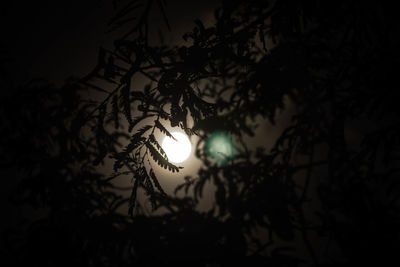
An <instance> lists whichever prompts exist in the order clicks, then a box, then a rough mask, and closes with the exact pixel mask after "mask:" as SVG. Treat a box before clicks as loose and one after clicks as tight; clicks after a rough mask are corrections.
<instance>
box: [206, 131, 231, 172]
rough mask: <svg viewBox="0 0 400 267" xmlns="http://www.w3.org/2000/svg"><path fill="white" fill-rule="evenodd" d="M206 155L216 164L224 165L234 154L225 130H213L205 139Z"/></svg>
mask: <svg viewBox="0 0 400 267" xmlns="http://www.w3.org/2000/svg"><path fill="white" fill-rule="evenodd" d="M205 148H206V153H207V155H208V156H209V157H210V158H211V159H212V160H213V161H214V162H215V163H217V164H218V165H221V166H224V165H226V164H227V163H228V162H229V160H232V159H233V158H234V157H235V155H236V149H235V146H234V144H233V142H232V139H231V138H230V137H229V135H228V134H227V133H226V132H222V131H219V132H215V133H213V134H212V135H211V136H210V137H209V138H208V139H207V141H206V147H205Z"/></svg>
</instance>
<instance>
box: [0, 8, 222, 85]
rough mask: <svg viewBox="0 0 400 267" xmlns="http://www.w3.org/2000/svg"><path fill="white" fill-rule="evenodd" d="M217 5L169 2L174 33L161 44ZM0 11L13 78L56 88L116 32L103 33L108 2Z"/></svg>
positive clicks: (88, 64)
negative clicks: (40, 81)
mask: <svg viewBox="0 0 400 267" xmlns="http://www.w3.org/2000/svg"><path fill="white" fill-rule="evenodd" d="M120 2H122V3H124V2H126V1H120ZM217 2H218V1H210V0H208V1H179V0H174V1H168V6H167V13H168V15H169V19H170V20H171V21H170V24H171V25H172V28H173V33H172V34H171V35H170V36H169V38H168V36H167V38H166V41H168V42H176V40H177V39H180V37H181V36H182V34H183V33H184V32H185V31H188V30H191V27H193V26H192V25H191V24H190V23H188V22H193V20H194V19H196V18H198V17H199V18H205V17H208V16H211V14H212V12H210V11H212V8H213V7H215V6H216V5H217V4H216V3H217ZM0 10H1V11H0V12H1V21H0V27H1V28H0V31H1V32H2V40H1V43H0V48H1V50H2V51H3V52H2V53H3V54H5V55H6V56H7V57H8V58H11V59H12V61H13V62H14V63H13V65H15V66H14V69H16V70H18V71H15V72H14V73H12V75H15V78H17V79H18V80H21V79H26V78H27V77H42V78H46V79H48V80H50V81H52V82H56V83H58V84H59V83H61V82H62V81H63V80H64V79H65V78H66V77H68V76H70V75H77V76H81V75H84V74H85V73H88V72H89V71H90V70H91V68H93V67H94V65H95V63H96V62H95V61H96V58H97V53H98V48H99V46H100V45H102V46H105V47H108V48H112V42H113V40H114V39H115V38H117V37H118V36H119V34H120V33H121V32H111V33H106V31H107V29H108V28H107V23H108V21H109V20H110V18H111V17H112V15H113V14H114V12H115V10H114V8H113V5H112V1H111V0H107V1H106V0H85V1H77V0H70V1H67V0H58V1H49V0H41V1H7V2H6V3H5V4H3V3H2V7H1V8H0ZM154 14H155V15H154V17H153V21H151V23H152V24H153V25H159V26H160V27H161V28H163V25H162V19H161V17H160V16H159V11H158V10H157V9H156V8H155V9H154ZM156 27H158V26H156ZM21 74H22V75H21Z"/></svg>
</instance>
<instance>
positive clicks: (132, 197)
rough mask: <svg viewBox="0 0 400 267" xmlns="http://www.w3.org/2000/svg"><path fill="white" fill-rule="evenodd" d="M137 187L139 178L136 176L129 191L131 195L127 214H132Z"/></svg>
mask: <svg viewBox="0 0 400 267" xmlns="http://www.w3.org/2000/svg"><path fill="white" fill-rule="evenodd" d="M138 187H139V178H138V177H136V179H135V183H134V184H133V187H132V192H131V196H130V198H129V210H128V212H129V215H130V216H133V210H134V209H135V204H136V195H137V189H138Z"/></svg>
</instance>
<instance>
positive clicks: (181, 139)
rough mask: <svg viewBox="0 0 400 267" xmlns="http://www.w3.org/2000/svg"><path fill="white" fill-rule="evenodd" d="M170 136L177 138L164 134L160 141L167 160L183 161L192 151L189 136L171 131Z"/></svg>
mask: <svg viewBox="0 0 400 267" xmlns="http://www.w3.org/2000/svg"><path fill="white" fill-rule="evenodd" d="M171 134H172V136H173V137H174V138H175V139H176V140H177V141H175V140H174V139H172V138H170V137H168V136H166V137H165V138H164V140H163V142H162V145H161V146H162V148H163V149H164V151H165V153H167V157H168V160H169V161H170V162H173V163H181V162H183V161H185V160H186V159H187V158H188V157H189V155H190V152H191V151H192V144H191V143H190V141H189V138H188V137H187V136H186V135H185V134H183V133H180V132H172V133H171Z"/></svg>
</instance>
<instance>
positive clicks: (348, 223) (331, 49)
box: [3, 0, 400, 266]
mask: <svg viewBox="0 0 400 267" xmlns="http://www.w3.org/2000/svg"><path fill="white" fill-rule="evenodd" d="M115 2H116V5H117V6H119V7H120V9H119V11H117V13H116V16H115V17H114V18H113V19H112V20H111V21H110V24H111V27H117V28H118V27H121V26H122V25H126V24H128V25H129V26H130V30H129V31H128V32H127V34H125V35H123V36H122V37H121V38H120V39H118V40H115V42H114V44H115V47H114V49H113V50H108V49H105V48H101V49H100V51H99V57H98V64H97V66H96V67H95V68H94V70H93V71H92V72H91V73H90V74H89V75H88V76H86V77H84V78H82V79H81V80H80V81H79V83H78V84H79V86H78V85H77V84H76V83H73V84H67V85H66V86H65V87H64V88H63V89H62V90H61V91H57V90H58V89H57V90H56V89H54V88H52V89H51V90H48V89H46V88H47V87H46V86H48V85H46V84H45V85H41V87H40V88H41V90H44V92H47V91H51V93H46V94H44V97H45V99H46V101H44V102H45V103H55V106H54V107H53V106H50V107H47V105H38V103H40V99H38V100H36V99H35V100H34V101H33V102H31V101H32V99H31V98H30V96H32V95H33V96H42V95H41V94H40V93H39V92H41V91H40V90H39V91H37V90H36V91H35V93H34V94H32V93H30V92H32V91H30V92H29V93H28V94H25V92H22V93H21V94H18V99H17V100H16V101H15V102H16V103H20V104H21V103H22V106H21V107H20V108H19V110H20V111H21V112H26V111H28V112H31V111H32V110H33V111H35V109H36V108H39V109H40V110H39V111H37V112H33V113H32V114H38V115H40V116H42V114H46V116H48V117H45V118H44V119H43V120H44V123H42V119H41V118H31V117H30V116H31V115H29V114H25V113H24V114H17V113H15V112H14V110H15V109H14V107H13V106H11V107H9V108H8V107H4V109H5V110H13V112H11V113H10V114H7V113H5V112H3V114H7V115H5V118H6V119H4V121H6V122H11V123H22V124H23V125H18V126H12V127H13V128H16V129H19V130H25V129H29V131H30V132H32V129H35V127H37V125H41V127H43V128H42V129H40V132H37V133H35V132H34V131H33V132H32V133H33V134H31V135H30V137H28V138H25V139H24V140H25V142H28V143H26V144H25V143H24V142H19V141H16V140H21V138H17V139H15V140H11V141H10V140H7V141H6V142H7V143H8V142H10V143H12V144H15V145H21V148H17V149H15V151H16V152H15V153H14V154H15V156H16V158H18V161H16V160H14V159H13V160H12V161H13V162H14V163H15V162H17V164H19V163H21V165H22V166H23V167H24V168H27V169H29V170H31V171H30V173H28V175H26V177H28V178H27V179H25V180H24V184H25V186H26V188H25V189H24V192H30V194H28V199H27V200H25V201H27V202H29V203H31V204H33V203H42V204H43V205H44V206H45V207H47V208H49V210H50V211H49V212H48V214H47V215H46V216H44V219H42V220H39V221H37V222H35V223H34V224H32V225H31V226H30V228H29V229H28V230H27V232H28V238H27V240H26V241H25V243H22V244H19V245H18V246H17V248H18V249H16V250H11V252H8V253H9V255H17V254H18V253H20V255H23V256H24V257H22V258H20V261H21V262H24V261H25V260H26V261H27V262H29V261H30V260H31V258H28V257H34V260H37V261H42V258H41V257H42V255H43V252H40V251H39V250H43V249H44V248H43V247H42V246H38V247H37V248H36V247H35V244H36V242H37V243H38V244H39V243H40V242H42V243H43V244H45V245H46V246H45V250H44V251H51V254H52V256H50V257H49V260H48V262H47V263H46V264H48V265H51V264H56V262H57V260H56V259H59V258H63V259H68V261H63V263H62V264H73V263H84V264H86V265H96V266H98V265H101V266H109V265H113V266H115V265H117V266H118V265H121V266H125V265H129V264H137V265H149V266H151V265H182V266H183V265H185V266H187V265H191V266H192V265H193V266H207V264H208V265H210V264H215V265H217V266H228V265H231V264H233V263H236V264H238V263H239V264H240V263H242V265H245V264H246V265H249V266H265V265H268V264H271V265H273V266H299V265H301V264H308V265H319V264H332V265H334V264H337V263H340V262H350V263H370V262H375V263H379V262H382V261H385V260H387V261H389V260H393V259H394V254H395V252H396V244H397V242H398V241H399V237H400V235H399V230H398V226H399V217H398V214H399V213H398V212H399V187H398V186H399V184H398V182H397V178H398V175H399V170H400V169H399V168H398V167H397V165H398V160H399V159H398V155H399V148H400V146H399V144H398V143H399V138H398V137H399V136H400V135H399V129H400V128H399V122H398V118H399V110H398V104H397V102H396V101H397V100H396V98H395V89H397V87H396V84H397V82H396V78H397V75H396V74H397V73H396V70H397V68H396V67H397V65H398V63H399V59H400V57H399V55H398V48H397V47H398V45H399V43H400V40H399V37H398V36H400V35H399V30H400V27H398V26H399V25H398V23H397V20H396V14H395V13H394V11H393V10H394V9H393V8H392V7H391V6H389V5H388V4H387V3H386V4H379V3H375V2H374V3H372V2H371V3H370V2H368V1H367V2H363V3H362V4H357V3H356V1H340V2H327V1H318V0H314V1H288V0H277V1H271V2H269V1H223V2H222V6H221V8H219V9H217V10H215V13H214V18H215V24H214V25H213V26H211V27H206V26H204V24H203V22H201V21H200V20H195V21H194V24H195V27H194V28H193V30H192V31H191V32H189V33H187V34H185V35H184V36H183V38H184V40H185V41H186V43H185V45H182V46H177V47H168V46H165V45H154V44H151V43H150V42H149V34H150V33H149V27H150V26H151V24H149V23H148V21H149V16H150V14H151V13H150V11H151V10H152V8H153V7H154V5H156V6H158V7H159V8H160V10H161V11H162V13H163V14H164V16H163V17H164V19H165V23H166V24H167V25H169V24H168V20H167V19H168V16H166V15H165V4H166V3H165V2H164V1H151V0H150V1H129V2H128V3H126V4H125V5H124V4H122V3H118V1H115ZM135 17H137V19H135ZM338 18H340V19H338ZM168 27H169V26H168ZM138 78H140V79H145V80H146V82H145V83H144V84H143V88H140V87H139V86H140V84H139V83H136V84H135V81H136V80H135V79H138ZM71 86H72V87H73V88H71ZM74 86H77V87H79V88H82V87H85V88H86V87H87V88H86V89H87V90H91V89H94V90H96V91H97V92H99V94H103V96H104V97H103V98H102V100H101V101H99V102H96V101H90V102H87V101H86V100H84V99H79V98H78V94H75V92H76V90H77V87H74ZM26 88H28V89H29V90H33V88H34V87H33V86H32V85H26ZM46 90H47V91H46ZM28 96H29V97H28ZM285 99H289V100H290V101H285ZM15 102H9V103H10V105H13V104H15ZM5 103H6V102H5ZM30 103H34V105H33V107H32V106H30ZM288 103H289V104H288ZM288 105H293V106H294V109H295V113H294V115H293V116H292V117H291V121H290V122H288V126H287V127H285V128H284V129H283V131H282V132H281V134H280V136H279V138H278V139H277V140H276V142H275V144H274V146H273V148H272V149H271V150H270V151H266V150H265V149H262V148H258V149H254V148H251V147H250V146H249V145H248V144H246V142H245V140H246V138H249V137H252V136H253V135H254V131H255V125H254V123H252V122H254V121H255V120H256V119H257V118H259V117H262V118H264V119H265V120H268V122H269V123H270V124H273V125H275V124H276V127H279V126H280V125H279V122H278V121H277V117H278V114H279V111H280V110H285V109H287V108H288ZM16 114H17V115H16ZM12 116H16V117H15V118H14V117H12ZM21 118H23V119H24V120H21ZM53 122H58V124H56V125H55V124H53ZM28 123H31V124H28ZM357 124H358V125H360V126H359V127H356V126H355V125H357ZM169 126H171V127H180V128H181V129H182V130H183V131H185V132H186V133H187V134H188V135H193V134H195V135H197V136H198V137H199V143H198V144H197V150H196V155H197V156H198V157H199V158H200V159H201V160H202V162H203V163H204V165H203V166H202V167H201V168H200V169H199V171H198V173H197V174H196V175H195V176H193V177H189V176H188V177H186V178H185V183H183V184H182V185H180V186H178V187H177V188H176V192H180V191H181V190H183V191H184V192H185V196H184V197H178V195H177V194H176V195H175V196H168V195H166V194H165V192H164V190H163V188H162V187H161V185H160V183H159V181H158V177H156V174H155V173H156V172H155V171H154V168H153V166H154V165H155V164H157V165H159V166H161V167H163V168H165V169H167V170H169V171H170V172H179V170H180V167H179V166H175V165H174V164H172V163H170V162H169V161H168V158H167V156H166V153H165V152H164V151H163V149H162V147H161V146H160V144H159V141H158V140H157V138H156V135H155V131H159V132H160V133H162V134H163V135H166V136H170V137H171V136H172V135H171V133H170V132H169V130H168V129H169ZM10 127H11V126H10ZM10 127H9V129H11V128H10ZM52 127H55V128H56V129H57V130H56V133H57V134H56V135H55V136H52V134H51V133H52V130H51V128H52ZM218 131H225V132H228V133H230V135H231V136H232V138H233V139H234V140H235V143H236V144H237V148H236V149H237V152H238V155H237V156H236V157H235V158H232V159H230V160H229V163H228V164H227V165H225V166H218V165H217V164H214V163H213V162H212V161H211V160H210V159H209V158H208V157H207V154H206V153H205V152H204V151H203V149H202V147H204V143H205V142H206V140H207V137H208V136H210V135H211V134H212V133H213V132H218ZM43 132H44V133H49V134H43ZM84 133H86V135H85V136H83V134H84ZM20 134H21V135H27V133H26V132H24V131H20ZM6 136H11V135H10V134H6ZM352 136H356V137H355V138H354V137H353V139H352ZM37 138H47V139H46V140H43V141H42V140H37ZM121 138H122V139H124V138H125V140H127V141H128V144H127V145H124V146H123V145H122V143H121V141H120V139H121ZM53 142H57V146H56V147H57V148H58V149H57V151H55V152H50V151H49V150H48V149H49V148H48V147H53ZM38 144H44V145H45V148H42V147H41V148H40V149H39V148H38V147H37V146H38ZM50 144H51V146H50ZM3 145H4V146H5V147H7V144H3ZM27 147H31V148H34V149H33V150H32V151H33V152H35V153H36V152H39V151H40V152H41V153H42V154H40V155H36V154H35V155H33V156H32V157H33V158H36V159H39V161H38V162H36V161H34V162H30V161H27V159H25V158H24V156H25V155H26V154H22V151H24V150H26V148H27ZM8 148H10V146H8ZM7 153H11V152H8V151H7ZM14 154H8V155H14ZM107 156H108V157H111V158H112V159H113V160H114V174H113V175H112V176H111V177H103V176H102V175H100V174H98V173H96V172H95V167H94V166H97V165H99V164H101V163H102V162H104V160H105V159H106V158H107ZM8 157H9V158H11V159H12V158H13V157H12V156H8ZM3 162H5V161H3ZM14 163H13V164H14ZM44 163H45V164H44ZM43 164H44V166H42V165H43ZM74 166H75V167H76V166H77V168H74ZM35 169H37V170H36V171H34V170H35ZM37 173H39V174H38V175H36V174H37ZM121 175H129V176H131V177H132V181H133V182H132V188H131V195H130V198H129V199H124V198H121V196H119V195H118V194H117V193H116V192H115V191H112V190H111V189H112V188H113V187H114V185H113V184H112V182H111V181H112V180H113V179H115V178H116V177H119V176H121ZM208 182H211V183H213V184H214V185H215V188H216V189H215V195H214V197H215V203H214V205H213V208H212V209H211V210H209V211H205V212H201V211H199V210H198V209H197V205H198V204H199V202H200V201H201V199H202V198H203V191H204V188H205V185H206V184H207V183H208ZM139 188H142V189H143V190H144V191H145V193H146V194H147V196H148V197H149V200H150V202H151V204H152V206H153V209H161V208H164V209H166V210H167V212H166V213H165V214H163V215H145V214H143V212H142V210H141V206H140V204H139V205H138V202H137V200H136V196H137V192H138V190H139ZM190 192H193V195H191V194H190ZM37 198H38V199H37ZM124 203H128V204H129V214H130V216H126V215H124V214H120V213H118V208H119V207H120V206H121V205H122V204H124ZM262 231H264V232H265V233H266V234H265V235H266V237H264V238H262V237H261V235H260V234H259V233H260V232H262ZM30 235H31V236H30ZM46 238H49V239H46ZM54 243H55V244H58V245H59V246H60V248H57V249H56V248H55V246H54ZM302 247H303V248H305V249H304V250H305V251H306V252H303V251H302V249H301V248H302ZM21 248H22V249H21ZM335 251H338V252H335ZM46 253H49V254H50V252H46ZM71 254H72V256H70V255H71ZM28 255H29V256H28ZM154 255H158V257H157V258H155V257H154ZM35 257H36V258H35ZM28 259H29V260H28ZM42 263H44V262H42ZM57 264H58V263H57Z"/></svg>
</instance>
